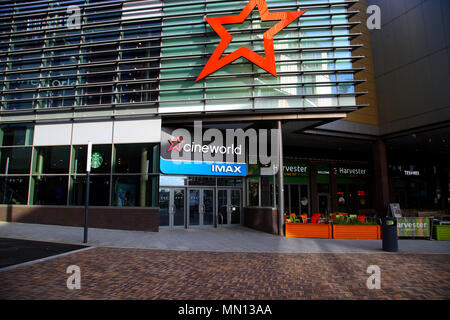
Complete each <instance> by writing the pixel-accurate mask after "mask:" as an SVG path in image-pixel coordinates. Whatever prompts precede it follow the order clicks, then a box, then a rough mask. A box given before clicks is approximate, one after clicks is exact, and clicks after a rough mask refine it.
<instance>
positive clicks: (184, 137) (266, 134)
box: [166, 121, 280, 175]
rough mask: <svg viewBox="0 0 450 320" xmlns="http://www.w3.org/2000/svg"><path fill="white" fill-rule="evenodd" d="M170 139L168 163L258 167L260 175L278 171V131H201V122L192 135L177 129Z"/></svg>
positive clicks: (196, 124)
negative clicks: (208, 163) (239, 164)
mask: <svg viewBox="0 0 450 320" xmlns="http://www.w3.org/2000/svg"><path fill="white" fill-rule="evenodd" d="M171 136H172V137H171V139H170V140H169V142H170V143H171V146H170V147H169V148H168V149H167V151H166V152H168V153H169V154H170V158H171V160H175V161H180V160H184V161H192V160H193V161H194V163H201V162H215V163H247V164H255V165H256V164H260V165H261V168H260V170H261V174H262V175H273V174H276V173H277V172H278V170H279V163H280V161H279V154H280V153H279V149H280V148H279V142H278V141H279V137H280V130H278V129H254V128H249V129H247V130H245V131H244V129H225V130H219V129H216V128H211V129H207V130H205V131H204V132H203V124H202V121H195V122H194V130H193V135H192V133H191V131H189V130H187V129H184V128H178V129H175V130H174V131H173V132H172V133H171ZM269 148H270V152H269Z"/></svg>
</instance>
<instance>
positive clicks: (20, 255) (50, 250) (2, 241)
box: [0, 238, 86, 269]
mask: <svg viewBox="0 0 450 320" xmlns="http://www.w3.org/2000/svg"><path fill="white" fill-rule="evenodd" d="M83 248H86V246H77V245H69V244H60V243H50V242H41V241H30V240H17V239H6V238H0V269H1V268H5V267H9V266H12V265H16V264H19V263H24V262H28V261H33V260H37V259H42V258H47V257H50V256H54V255H58V254H62V253H66V252H69V251H73V250H79V249H83Z"/></svg>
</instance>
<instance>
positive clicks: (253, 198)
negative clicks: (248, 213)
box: [248, 177, 259, 207]
mask: <svg viewBox="0 0 450 320" xmlns="http://www.w3.org/2000/svg"><path fill="white" fill-rule="evenodd" d="M248 205H249V206H250V207H257V206H259V178H256V177H255V178H249V179H248Z"/></svg>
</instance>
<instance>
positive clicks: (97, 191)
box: [69, 175, 110, 206]
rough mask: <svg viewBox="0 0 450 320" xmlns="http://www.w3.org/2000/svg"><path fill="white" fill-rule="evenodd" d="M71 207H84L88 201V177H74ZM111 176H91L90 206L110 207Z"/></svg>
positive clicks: (72, 180)
mask: <svg viewBox="0 0 450 320" xmlns="http://www.w3.org/2000/svg"><path fill="white" fill-rule="evenodd" d="M71 182H72V187H71V193H70V202H69V204H70V205H73V206H84V205H85V201H86V176H72V178H71ZM109 185H110V176H109V175H108V176H91V177H90V187H89V205H90V206H108V205H109V189H110V187H109Z"/></svg>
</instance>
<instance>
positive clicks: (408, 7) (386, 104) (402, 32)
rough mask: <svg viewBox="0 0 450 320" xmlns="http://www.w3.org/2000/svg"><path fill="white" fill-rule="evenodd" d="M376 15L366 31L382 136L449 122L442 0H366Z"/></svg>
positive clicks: (445, 17)
mask: <svg viewBox="0 0 450 320" xmlns="http://www.w3.org/2000/svg"><path fill="white" fill-rule="evenodd" d="M368 4H369V5H370V4H376V5H379V6H380V8H381V10H382V29H381V30H373V31H371V44H372V50H373V58H374V68H375V70H374V73H375V81H376V87H377V99H378V103H379V114H380V126H381V128H380V131H381V132H382V133H383V134H388V133H393V132H397V131H402V130H409V129H412V128H416V127H422V126H427V125H432V124H435V123H439V122H443V121H447V120H450V109H449V107H450V66H449V64H450V55H449V51H450V50H449V47H448V43H449V41H448V39H449V34H450V32H448V30H449V21H450V20H449V17H450V15H449V8H450V1H448V0H443V1H440V0H407V1H406V0H398V1H385V0H368Z"/></svg>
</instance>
